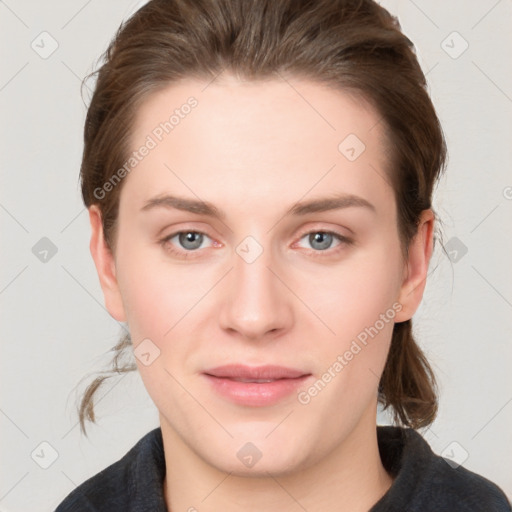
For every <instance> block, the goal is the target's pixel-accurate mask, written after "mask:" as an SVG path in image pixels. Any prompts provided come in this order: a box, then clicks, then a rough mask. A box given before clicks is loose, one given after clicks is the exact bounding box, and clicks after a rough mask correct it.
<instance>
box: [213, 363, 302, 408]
mask: <svg viewBox="0 0 512 512" xmlns="http://www.w3.org/2000/svg"><path fill="white" fill-rule="evenodd" d="M203 375H204V377H205V378H206V380H207V381H208V382H209V384H210V386H211V389H213V391H214V392H215V393H216V394H218V395H219V396H220V397H222V398H223V399H228V400H229V401H230V402H232V403H235V404H237V405H245V406H253V407H262V406H268V405H273V404H276V403H278V402H279V401H281V400H283V399H285V398H286V397H288V396H289V395H290V394H292V393H293V392H296V391H297V388H298V387H299V386H301V385H303V384H304V383H305V382H306V381H307V380H308V378H309V377H311V374H310V373H307V372H304V371H302V370H298V369H294V368H286V367H283V366H258V367H251V366H245V365H237V364H232V365H226V366H219V367H216V368H212V369H209V370H207V371H205V372H203Z"/></svg>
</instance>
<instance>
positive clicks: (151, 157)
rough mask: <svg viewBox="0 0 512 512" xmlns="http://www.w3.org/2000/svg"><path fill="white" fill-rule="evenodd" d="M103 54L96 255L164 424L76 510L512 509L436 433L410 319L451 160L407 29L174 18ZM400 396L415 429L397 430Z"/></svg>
mask: <svg viewBox="0 0 512 512" xmlns="http://www.w3.org/2000/svg"><path fill="white" fill-rule="evenodd" d="M105 57H106V60H105V63H104V64H103V66H102V67H101V69H100V70H99V74H98V81H97V84H96V89H95V92H94V96H93V98H92V101H91V105H90V107H89V111H88V116H87V120H86V126H85V147H84V154H83V161H82V168H81V178H82V193H83V198H84V202H85V204H86V206H87V207H88V208H89V215H90V222H91V229H92V236H91V246H90V247H91V253H92V256H93V259H94V262H95V265H96V268H97V271H98V276H99V279H100V283H101V286H102V289H103V293H104V297H105V303H106V306H107V308H108V310H109V312H110V314H111V315H112V316H113V317H114V318H115V319H116V320H118V321H121V322H126V323H127V324H128V327H129V331H130V336H129V338H126V339H123V340H121V342H120V343H119V344H118V345H117V347H116V350H117V351H118V354H117V356H118V358H119V356H120V355H121V354H122V353H123V351H124V350H125V349H131V346H132V345H133V350H134V355H135V361H136V365H137V367H138V370H139V372H140V374H141V377H142V380H143V382H144V385H145V387H146V389H147V390H148V393H149V395H150V396H151V398H152V400H153V401H154V403H155V405H156V406H157V408H158V410H159V417H160V427H159V428H157V429H155V430H153V431H152V432H150V433H148V434H147V435H146V436H145V437H144V438H143V439H141V440H140V441H139V443H137V444H136V446H134V447H133V448H132V450H131V451H130V452H129V453H128V454H126V456H125V457H123V458H122V459H121V460H119V461H118V462H116V463H115V464H113V465H112V466H110V467H108V468H106V469H105V470H104V471H102V472H101V473H99V474H97V475H95V476H94V477H92V478H91V479H90V480H88V481H86V482H85V483H83V484H82V485H80V486H79V487H78V488H77V489H75V491H73V492H72V493H71V494H70V495H69V496H68V497H67V498H66V499H65V500H64V501H63V502H62V503H61V505H60V506H59V507H58V508H57V511H58V512H63V511H67V510H109V511H110V510H133V511H142V510H152V511H164V510H169V511H173V512H174V511H179V510H189V511H192V510H199V511H218V510H223V511H230V510H241V509H244V510H255V511H256V510H258V511H261V510H299V509H302V510H308V511H310V512H311V511H314V510H319V511H320V510H322V511H326V510H333V511H334V510H351V511H368V510H371V511H372V512H379V511H384V510H407V511H411V510H417V511H430V510H432V511H434V510H435V511H438V510H450V511H457V510H461V511H462V510H486V511H505V510H510V504H509V503H508V501H507V498H506V497H505V495H504V494H503V492H502V491H501V489H499V488H498V487H497V486H496V485H495V484H493V483H491V482H490V481H489V480H487V479H485V478H484V477H482V476H479V475H477V474H475V473H472V472H470V471H468V470H466V469H465V468H463V467H461V466H458V467H453V466H454V465H450V464H449V463H448V462H447V461H446V460H444V459H443V458H441V457H439V456H437V455H435V454H434V453H433V452H432V451H431V450H430V448H429V446H428V444H427V443H426V442H425V441H424V440H423V438H422V437H421V436H420V434H419V433H417V432H416V430H415V429H418V428H421V427H425V426H427V425H429V424H430V423H431V422H432V421H433V419H434V418H435V415H436V410H437V398H436V386H435V379H434V376H433V373H432V370H431V368H430V366H429V364H428V362H427V360H426V358H425V356H424V355H423V353H422V352H421V350H420V348H419V347H418V346H417V345H416V343H415V340H414V338H413V336H412V331H411V318H412V316H413V314H414V312H415V311H416V310H417V308H418V306H419V304H420V301H421V298H422V294H423V290H424V287H425V280H426V276H427V270H428V264H429V261H430V257H431V254H432V249H433V243H434V229H435V214H434V212H433V210H432V190H433V186H434V184H435V183H436V180H437V179H438V177H439V175H440V173H441V172H442V170H443V168H444V162H445V154H446V150H445V142H444V138H443V134H442V130H441V127H440V125H439V121H438V118H437V116H436V113H435V110H434V107H433V106H432V103H431V101H430V99H429V97H428V94H427V93H426V90H425V78H424V75H423V73H422V71H421V69H420V67H419V65H418V62H417V60H416V57H415V55H414V52H413V49H412V44H411V43H410V41H409V40H408V39H407V38H406V37H405V36H404V35H403V34H402V33H401V32H400V28H399V25H398V23H397V21H396V20H395V19H394V18H393V17H392V16H391V15H390V14H389V13H388V12H387V11H386V10H384V9H383V8H382V7H380V6H379V5H378V4H376V3H374V2H372V1H370V0H367V1H360V0H358V1H351V0H336V1H334V0H317V1H314V2H311V1H305V0H301V1H294V2H292V1H290V0H283V1H279V2H275V1H271V0H253V1H242V0H201V1H197V0H173V1H169V0H152V1H150V2H149V3H148V4H147V5H145V6H144V7H143V8H141V9H140V10H139V11H138V12H137V13H136V14H135V15H134V16H132V17H131V18H130V20H128V22H127V23H126V24H124V25H123V26H122V27H121V28H120V30H119V31H118V33H117V35H116V37H115V39H114V41H113V42H112V43H111V45H110V47H109V49H108V51H107V53H106V56H105ZM118 360H119V359H116V360H115V362H114V363H115V365H117V361H118ZM124 369H125V370H129V369H131V368H130V367H129V366H128V367H126V368H124ZM100 384H101V378H100V379H97V380H96V381H95V382H93V384H92V385H91V387H90V388H89V389H88V391H87V392H86V395H85V396H84V399H83V402H82V404H81V410H80V415H81V416H80V418H81V423H82V428H84V425H85V421H86V420H92V421H94V410H93V401H92V399H93V395H94V392H95V390H96V389H97V388H98V386H99V385H100ZM379 402H380V403H382V404H383V405H384V406H385V407H387V408H389V409H390V410H392V411H393V413H394V415H395V419H396V422H397V424H398V425H400V426H388V427H376V411H377V404H378V403H379Z"/></svg>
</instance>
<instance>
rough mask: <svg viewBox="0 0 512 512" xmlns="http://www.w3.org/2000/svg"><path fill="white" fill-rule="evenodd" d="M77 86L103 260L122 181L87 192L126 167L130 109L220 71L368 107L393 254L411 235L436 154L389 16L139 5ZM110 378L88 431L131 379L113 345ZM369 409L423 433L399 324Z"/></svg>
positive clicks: (421, 89)
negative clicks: (110, 388) (113, 387)
mask: <svg viewBox="0 0 512 512" xmlns="http://www.w3.org/2000/svg"><path fill="white" fill-rule="evenodd" d="M103 58H104V63H103V64H102V65H101V67H100V68H99V69H98V70H97V71H95V72H94V73H92V74H91V75H89V76H93V75H96V74H97V82H96V86H95V90H94V94H93V96H92V99H91V102H90V106H89V108H88V113H87V119H86V123H85V131H84V151H83V160H82V165H81V170H80V172H81V183H82V195H83V200H84V202H85V205H86V206H87V207H89V206H91V205H93V204H98V205H99V208H100V210H101V213H102V223H103V229H104V233H105V239H106V242H107V244H108V245H109V247H110V248H111V250H112V251H115V239H116V225H117V224H116V222H117V214H118V205H119V194H120V192H121V190H122V184H123V183H122V182H121V183H119V185H117V186H114V187H113V188H112V190H111V191H109V193H108V194H98V190H102V187H103V186H104V184H105V183H106V182H108V181H109V180H111V179H112V176H113V175H114V174H115V173H116V171H118V170H119V169H120V168H121V167H122V166H123V165H124V163H125V162H126V160H127V155H128V154H129V151H130V148H129V137H130V127H131V126H132V125H133V122H134V116H135V114H136V112H137V109H138V107H139V106H140V105H141V103H142V102H143V101H144V100H145V99H147V98H148V97H149V96H150V95H151V94H152V93H154V92H156V91H157V90H159V89H162V88H165V87H167V86H169V85H170V84H171V83H173V82H175V81H177V80H179V79H181V78H199V79H204V80H208V81H210V80H213V79H214V78H215V77H216V76H217V75H219V74H220V73H221V72H222V71H224V70H227V71H229V72H231V73H233V74H235V75H236V76H239V77H243V78H246V79H251V80H258V79H264V78H276V79H280V77H282V76H283V75H288V76H292V77H293V76H296V77H302V78H307V79H309V80H312V81H315V82H317V83H323V84H327V85H329V86H332V87H334V88H337V89H339V90H344V91H347V92H350V93H355V94H357V95H359V96H360V97H362V98H364V99H365V100H367V101H369V102H370V103H371V104H372V105H373V106H374V107H375V109H376V110H377V112H378V114H379V115H380V116H381V122H382V123H383V126H384V127H385V128H386V134H387V140H388V142H389V146H390V148H391V151H390V156H389V162H388V163H389V173H388V174H389V179H390V181H391V183H392V186H393V188H394V192H395V198H396V203H397V212H398V230H399V233H400V237H401V241H402V247H403V249H404V251H405V253H407V247H408V245H409V243H410V241H411V240H412V238H413V237H414V235H415V234H416V232H417V227H418V221H419V218H420V215H421V212H422V211H423V210H424V209H428V208H431V207H432V205H431V198H432V192H433V186H434V184H435V182H436V180H437V179H438V177H439V175H440V173H441V172H442V171H443V169H444V166H445V159H446V146H445V140H444V137H443V133H442V129H441V126H440V123H439V120H438V118H437V115H436V113H435V110H434V107H433V105H432V102H431V100H430V98H429V95H428V93H427V90H426V80H425V76H424V74H423V72H422V71H421V68H420V66H419V64H418V61H417V59H416V55H415V52H414V47H413V44H412V43H411V41H410V40H409V39H408V38H407V37H406V36H405V35H404V34H403V33H402V32H401V30H400V25H399V23H398V21H397V19H396V18H395V17H393V16H392V15H391V14H389V13H388V11H386V10H385V9H384V8H382V7H381V6H379V5H378V4H377V3H375V2H374V1H372V0H314V1H312V0H279V1H275V0H151V1H150V2H149V3H147V4H146V5H145V6H143V7H142V8H141V9H139V10H138V11H137V12H136V13H135V14H134V15H132V16H131V17H130V18H129V19H128V20H127V21H125V22H124V23H122V24H121V26H120V27H119V29H118V31H117V34H116V35H115V37H114V39H113V40H112V42H111V43H110V45H109V47H108V49H107V50H106V52H105V54H104V55H103ZM112 350H113V351H114V352H115V357H114V360H113V364H112V371H110V372H105V373H104V374H103V375H102V376H100V377H97V378H96V379H95V380H94V381H93V382H92V383H91V384H90V385H89V387H88V388H87V390H86V392H85V394H84V395H83V396H82V399H81V403H80V406H79V417H80V425H81V429H82V431H83V432H84V433H85V421H86V420H89V421H92V422H94V421H95V417H94V402H93V395H94V394H95V392H96V391H97V389H98V388H99V387H100V385H101V383H102V382H103V381H104V380H105V379H106V378H108V377H109V376H112V375H115V374H116V373H117V374H119V373H124V372H127V371H132V370H135V369H136V365H135V364H134V363H133V362H132V363H123V364H120V360H121V359H120V357H121V355H122V353H123V352H124V351H126V350H128V351H129V350H131V341H130V338H129V335H128V336H125V337H124V338H122V339H121V340H120V342H119V343H118V344H117V345H116V346H115V347H114V348H113V349H112ZM379 401H380V402H381V403H382V404H383V405H384V407H385V408H388V407H391V410H392V411H393V413H394V419H395V421H396V422H398V423H401V424H403V425H406V426H410V427H412V428H420V427H424V426H427V425H429V424H430V423H431V422H432V421H433V420H434V418H435V415H436V413H437V391H436V382H435V378H434V374H433V372H432V369H431V367H430V365H429V363H428V361H427V359H426V358H425V355H424V354H423V352H422V351H421V349H420V348H419V347H418V345H417V344H416V342H415V340H414V337H413V335H412V323H411V320H409V321H406V322H401V323H397V324H395V326H394V330H393V336H392V341H391V348H390V351H389V355H388V359H387V362H386V366H385V368H384V372H383V374H382V377H381V380H380V383H379Z"/></svg>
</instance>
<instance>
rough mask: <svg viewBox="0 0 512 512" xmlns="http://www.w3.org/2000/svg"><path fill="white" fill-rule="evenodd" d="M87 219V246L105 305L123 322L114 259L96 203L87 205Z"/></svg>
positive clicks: (123, 315) (124, 316) (124, 319)
mask: <svg viewBox="0 0 512 512" xmlns="http://www.w3.org/2000/svg"><path fill="white" fill-rule="evenodd" d="M89 221H90V223H91V242H90V244H89V248H90V250H91V254H92V259H93V260H94V264H95V265H96V271H97V272H98V277H99V279H100V284H101V289H102V290H103V297H104V299H105V306H106V308H107V310H108V312H109V313H110V314H111V316H112V317H114V318H115V319H116V320H118V321H119V322H125V321H126V315H125V311H124V306H123V301H122V298H121V292H120V290H119V285H118V282H117V278H116V267H115V259H114V255H113V254H112V251H111V250H110V248H109V247H108V245H107V243H106V241H105V237H104V234H103V225H102V223H101V211H100V210H99V208H98V206H97V205H92V206H90V207H89Z"/></svg>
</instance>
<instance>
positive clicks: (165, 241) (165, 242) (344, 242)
mask: <svg viewBox="0 0 512 512" xmlns="http://www.w3.org/2000/svg"><path fill="white" fill-rule="evenodd" d="M185 233H196V234H198V235H204V236H206V237H208V238H211V237H210V236H209V235H208V234H207V233H205V232H203V231H196V230H192V229H185V230H182V231H176V232H174V233H172V234H170V235H168V236H166V237H165V238H162V239H161V240H159V244H160V245H161V246H162V247H163V248H164V249H165V250H166V251H167V252H169V253H170V254H172V255H174V256H179V257H181V258H183V259H186V258H190V257H195V256H193V254H194V253H198V252H199V249H195V250H193V251H186V250H178V249H176V248H175V247H174V246H173V245H171V244H169V242H170V240H171V239H172V238H174V237H175V236H176V235H181V234H185ZM316 233H322V234H324V235H332V236H333V237H334V238H336V239H337V240H338V241H339V242H340V243H339V244H338V245H337V246H335V247H334V249H326V250H323V251H318V250H314V249H309V250H308V252H310V253H311V255H312V256H313V257H315V258H316V257H320V258H322V257H325V256H326V255H327V256H332V255H333V254H337V253H338V252H339V251H341V250H342V249H343V247H344V246H350V245H353V243H354V241H353V240H352V239H351V238H348V237H346V236H345V235H342V234H340V233H337V232H336V231H327V230H321V229H314V230H311V231H306V232H305V233H302V234H301V235H300V237H299V241H300V240H302V239H303V238H304V237H305V236H308V235H312V234H316Z"/></svg>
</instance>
